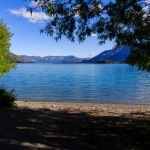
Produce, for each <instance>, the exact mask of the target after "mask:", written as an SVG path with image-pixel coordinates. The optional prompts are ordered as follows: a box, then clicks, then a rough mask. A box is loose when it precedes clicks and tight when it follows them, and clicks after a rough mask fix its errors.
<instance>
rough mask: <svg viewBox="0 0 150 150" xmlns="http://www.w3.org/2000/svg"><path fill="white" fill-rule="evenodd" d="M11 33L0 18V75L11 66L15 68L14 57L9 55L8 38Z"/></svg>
mask: <svg viewBox="0 0 150 150" xmlns="http://www.w3.org/2000/svg"><path fill="white" fill-rule="evenodd" d="M11 37H12V33H11V32H10V31H9V29H8V28H7V26H6V25H5V24H4V23H3V21H2V20H0V77H1V76H2V75H3V74H5V73H7V72H8V71H9V70H10V69H11V68H15V64H14V62H15V61H16V60H17V58H15V57H11V56H10V52H9V48H10V39H11Z"/></svg>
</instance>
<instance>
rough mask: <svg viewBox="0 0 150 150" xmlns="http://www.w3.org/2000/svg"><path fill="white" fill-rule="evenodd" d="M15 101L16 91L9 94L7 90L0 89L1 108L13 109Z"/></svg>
mask: <svg viewBox="0 0 150 150" xmlns="http://www.w3.org/2000/svg"><path fill="white" fill-rule="evenodd" d="M15 100H16V96H15V95H14V90H12V91H10V92H7V91H6V90H5V89H0V106H4V107H12V106H13V105H14V102H15Z"/></svg>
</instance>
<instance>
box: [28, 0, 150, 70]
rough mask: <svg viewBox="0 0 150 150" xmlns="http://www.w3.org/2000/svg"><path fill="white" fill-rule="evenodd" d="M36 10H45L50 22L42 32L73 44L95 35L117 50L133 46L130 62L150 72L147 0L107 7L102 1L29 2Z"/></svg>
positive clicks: (129, 0)
mask: <svg viewBox="0 0 150 150" xmlns="http://www.w3.org/2000/svg"><path fill="white" fill-rule="evenodd" d="M30 1H31V2H36V6H35V7H32V8H29V9H28V10H29V11H30V12H31V13H32V12H33V11H43V12H45V13H46V14H47V15H48V16H49V17H50V20H49V22H48V23H47V24H46V26H45V27H44V28H43V29H41V32H42V33H46V34H47V35H49V36H52V37H54V38H55V39H56V40H60V39H61V37H62V36H65V37H66V38H67V39H69V40H71V41H72V42H74V41H75V37H76V36H77V39H78V41H79V42H83V41H84V40H85V39H86V37H88V36H91V35H92V34H96V35H97V38H98V42H99V44H103V43H105V41H106V40H113V41H115V42H116V47H119V46H130V47H131V54H130V56H129V58H128V63H129V64H130V65H133V66H138V68H139V69H142V70H147V71H150V3H149V1H148V0H115V1H114V2H109V3H107V4H104V3H103V2H102V1H101V0H30Z"/></svg>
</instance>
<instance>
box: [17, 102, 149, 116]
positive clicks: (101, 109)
mask: <svg viewBox="0 0 150 150" xmlns="http://www.w3.org/2000/svg"><path fill="white" fill-rule="evenodd" d="M16 103H17V106H18V107H20V108H30V109H35V110H36V109H50V110H53V111H56V110H57V111H58V110H65V111H66V110H67V111H70V112H86V113H90V114H96V115H110V114H111V115H123V114H150V105H138V104H132V105H131V104H101V103H82V102H81V103H80V102H44V101H27V100H26V101H17V102H16Z"/></svg>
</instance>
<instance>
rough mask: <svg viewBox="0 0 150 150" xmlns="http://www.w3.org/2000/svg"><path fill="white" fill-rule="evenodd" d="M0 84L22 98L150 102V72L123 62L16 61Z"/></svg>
mask: <svg viewBox="0 0 150 150" xmlns="http://www.w3.org/2000/svg"><path fill="white" fill-rule="evenodd" d="M0 85H2V86H4V87H6V88H7V89H8V90H11V89H14V90H15V93H16V95H17V98H18V99H21V100H46V101H47V100H50V101H78V102H100V103H134V104H135V103H136V104H137V103H138V104H150V73H147V72H142V71H139V70H138V69H137V68H136V67H131V66H128V65H126V64H46V63H43V64H42V63H41V64H40V63H39V64H38V63H37V64H17V69H16V70H11V72H10V73H8V74H6V75H5V76H3V78H2V80H1V81H0Z"/></svg>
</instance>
